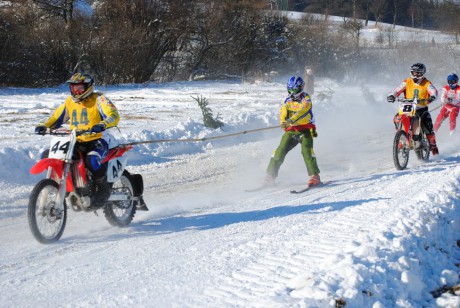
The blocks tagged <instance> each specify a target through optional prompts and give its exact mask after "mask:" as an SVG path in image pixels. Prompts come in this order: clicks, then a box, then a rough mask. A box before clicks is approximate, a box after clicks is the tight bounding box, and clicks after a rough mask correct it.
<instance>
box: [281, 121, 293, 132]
mask: <svg viewBox="0 0 460 308" xmlns="http://www.w3.org/2000/svg"><path fill="white" fill-rule="evenodd" d="M289 126H291V123H289V122H283V123H281V128H282V129H284V130H286V129H288V127H289Z"/></svg>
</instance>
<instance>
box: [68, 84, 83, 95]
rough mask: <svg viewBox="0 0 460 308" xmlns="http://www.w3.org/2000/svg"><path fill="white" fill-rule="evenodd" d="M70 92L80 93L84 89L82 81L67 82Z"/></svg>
mask: <svg viewBox="0 0 460 308" xmlns="http://www.w3.org/2000/svg"><path fill="white" fill-rule="evenodd" d="M69 88H70V93H72V94H73V95H82V94H83V93H84V92H85V91H86V85H85V84H84V83H71V84H69Z"/></svg>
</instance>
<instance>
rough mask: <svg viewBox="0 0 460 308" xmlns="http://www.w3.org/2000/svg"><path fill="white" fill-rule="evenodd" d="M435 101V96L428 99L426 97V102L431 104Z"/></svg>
mask: <svg viewBox="0 0 460 308" xmlns="http://www.w3.org/2000/svg"><path fill="white" fill-rule="evenodd" d="M435 99H436V96H433V95H431V96H430V97H428V102H429V103H431V102H433V101H434V100H435Z"/></svg>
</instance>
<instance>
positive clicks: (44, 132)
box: [35, 125, 47, 135]
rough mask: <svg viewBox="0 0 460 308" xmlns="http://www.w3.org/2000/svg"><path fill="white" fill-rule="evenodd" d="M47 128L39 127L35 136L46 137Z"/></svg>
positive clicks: (36, 128)
mask: <svg viewBox="0 0 460 308" xmlns="http://www.w3.org/2000/svg"><path fill="white" fill-rule="evenodd" d="M46 130H47V127H46V126H45V125H38V126H37V127H35V134H36V135H44V134H46Z"/></svg>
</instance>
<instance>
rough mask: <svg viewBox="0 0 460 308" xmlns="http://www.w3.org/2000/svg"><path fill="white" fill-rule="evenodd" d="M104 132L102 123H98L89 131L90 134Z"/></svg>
mask: <svg viewBox="0 0 460 308" xmlns="http://www.w3.org/2000/svg"><path fill="white" fill-rule="evenodd" d="M104 130H105V125H104V124H103V123H99V124H96V125H94V126H93V127H91V130H90V131H89V132H90V133H91V134H92V133H100V132H103V131H104Z"/></svg>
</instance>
